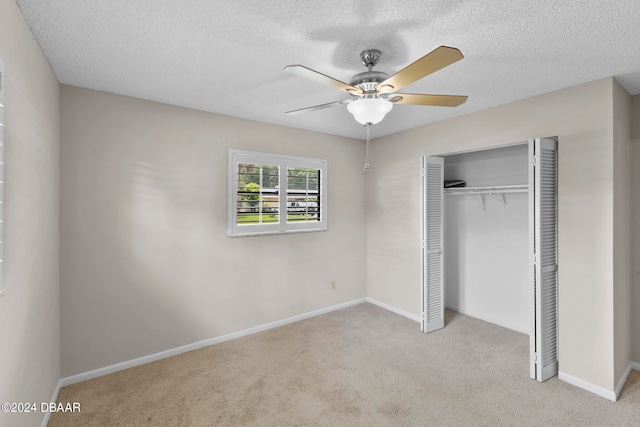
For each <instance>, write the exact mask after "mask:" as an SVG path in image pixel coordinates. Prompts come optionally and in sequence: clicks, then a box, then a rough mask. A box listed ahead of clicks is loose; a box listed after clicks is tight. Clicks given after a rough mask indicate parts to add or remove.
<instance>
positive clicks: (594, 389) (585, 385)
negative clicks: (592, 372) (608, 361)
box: [558, 372, 624, 402]
mask: <svg viewBox="0 0 640 427" xmlns="http://www.w3.org/2000/svg"><path fill="white" fill-rule="evenodd" d="M558 379H559V380H562V381H564V382H566V383H569V384H571V385H574V386H576V387H580V388H581V389H583V390H586V391H590V392H591V393H594V394H597V395H598V396H600V397H604V398H605V399H609V400H611V401H613V402H615V401H616V400H617V398H618V396H617V395H616V392H615V391H613V390H607V389H606V388H602V387H600V386H597V385H595V384H591V383H590V382H588V381H585V380H582V379H580V378H576V377H574V376H572V375H569V374H565V373H564V372H558ZM623 385H624V383H623ZM620 389H622V387H620Z"/></svg>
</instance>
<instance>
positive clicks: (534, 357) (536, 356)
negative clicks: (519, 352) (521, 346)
mask: <svg viewBox="0 0 640 427" xmlns="http://www.w3.org/2000/svg"><path fill="white" fill-rule="evenodd" d="M531 361H532V362H537V361H538V353H533V354H532V355H531Z"/></svg>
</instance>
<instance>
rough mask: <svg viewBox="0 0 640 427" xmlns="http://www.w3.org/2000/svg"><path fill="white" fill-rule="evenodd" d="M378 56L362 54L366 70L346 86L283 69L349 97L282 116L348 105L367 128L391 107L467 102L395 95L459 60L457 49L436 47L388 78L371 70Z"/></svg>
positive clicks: (460, 98)
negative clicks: (349, 96) (394, 105)
mask: <svg viewBox="0 0 640 427" xmlns="http://www.w3.org/2000/svg"><path fill="white" fill-rule="evenodd" d="M381 55H382V53H381V52H380V51H379V50H378V49H367V50H364V51H362V52H361V53H360V59H361V60H362V63H363V64H364V65H365V67H367V71H364V72H362V73H358V74H356V75H355V76H353V78H352V79H351V81H350V82H349V84H347V83H345V82H342V81H340V80H337V79H334V78H333V77H329V76H327V75H325V74H322V73H319V72H318V71H315V70H312V69H310V68H307V67H305V66H302V65H287V66H286V67H284V71H286V72H288V73H290V74H294V75H297V76H300V77H304V78H307V79H309V80H313V81H315V82H317V83H322V84H325V85H328V86H331V87H333V88H336V89H338V90H341V91H344V92H346V93H347V94H349V95H351V98H348V99H343V100H341V101H336V102H330V103H328V104H321V105H315V106H313V107H307V108H301V109H299V110H293V111H287V112H286V114H298V113H303V112H307V111H316V110H322V109H324V108H329V107H335V106H337V105H342V104H348V105H347V110H349V112H350V113H351V114H353V116H354V118H355V119H356V121H358V122H359V123H361V124H363V125H367V128H368V126H369V125H374V124H376V123H379V122H380V121H382V119H383V118H384V116H385V115H386V114H387V113H388V112H389V111H391V108H392V107H393V104H404V105H431V106H439V107H457V106H458V105H460V104H462V103H464V102H465V101H466V100H467V97H466V96H457V95H428V94H422V93H420V94H416V93H397V92H396V91H397V90H399V89H402V88H403V87H405V86H407V85H409V84H411V83H413V82H415V81H417V80H420V79H421V78H423V77H426V76H428V75H429V74H431V73H434V72H436V71H438V70H440V69H442V68H444V67H446V66H448V65H451V64H453V63H454V62H457V61H459V60H461V59H462V58H463V56H462V53H461V52H460V51H459V50H458V49H456V48H453V47H447V46H440V47H438V48H436V49H434V50H433V51H431V52H429V53H428V54H426V55H425V56H423V57H422V58H420V59H418V60H417V61H415V62H414V63H412V64H410V65H408V66H407V67H405V68H403V69H402V70H400V71H398V72H397V73H395V74H394V75H392V76H389V75H388V74H386V73H383V72H382V71H374V70H373V67H374V66H376V64H378V62H379V61H380V56H381Z"/></svg>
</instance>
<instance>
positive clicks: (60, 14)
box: [17, 0, 640, 139]
mask: <svg viewBox="0 0 640 427" xmlns="http://www.w3.org/2000/svg"><path fill="white" fill-rule="evenodd" d="M17 3H18V4H19V6H20V8H21V9H22V11H23V13H24V15H25V18H26V19H27V21H28V23H29V25H30V26H31V29H32V30H33V33H34V34H35V36H36V37H37V39H38V41H39V43H40V45H41V46H42V49H43V50H44V52H45V54H46V56H47V57H48V59H49V62H50V63H51V65H52V67H53V69H54V71H55V73H56V75H57V77H58V79H59V81H60V82H61V83H64V84H68V85H74V86H80V87H85V88H91V89H96V90H101V91H106V92H112V93H116V94H122V95H128V96H133V97H137V98H143V99H148V100H152V101H158V102H164V103H168V104H174V105H180V106H185V107H190V108H195V109H199V110H205V111H211V112H215V113H221V114H226V115H230V116H236V117H241V118H246V119H251V120H258V121H262V122H268V123H275V124H279V125H285V126H290V127H296V128H302V129H310V130H315V131H320V132H325V133H329V134H336V135H344V136H351V137H355V138H359V139H363V138H364V135H365V130H364V128H363V127H362V125H359V124H358V123H357V122H356V121H355V120H354V119H353V117H352V116H351V114H349V113H348V112H347V109H346V106H344V105H340V106H337V107H334V108H330V109H325V110H321V111H313V112H308V113H305V114H301V115H285V114H284V112H285V111H289V110H294V109H298V108H303V107H308V106H312V105H317V104H322V103H327V102H333V101H338V100H340V99H344V98H345V96H344V94H343V93H341V92H339V91H337V90H335V89H332V88H329V87H325V86H323V85H320V84H318V83H314V82H312V81H307V80H305V79H303V78H300V77H297V76H293V75H289V74H287V73H284V72H283V71H282V69H283V67H284V66H285V65H289V64H302V65H305V66H307V67H309V68H312V69H315V70H317V71H320V72H322V73H324V74H328V75H330V76H332V77H334V78H336V79H339V80H343V81H347V82H348V81H349V80H350V78H351V77H352V76H353V75H354V74H356V73H359V72H361V71H365V68H364V67H363V66H362V64H361V63H360V58H359V53H360V52H361V51H362V50H364V49H367V48H377V49H380V50H381V51H382V59H381V61H380V63H379V65H378V66H377V67H376V68H375V69H376V70H380V71H385V72H386V73H388V74H393V73H395V72H396V71H398V70H400V69H402V68H403V67H404V66H406V65H408V64H409V63H411V62H413V61H415V60H416V59H418V58H420V57H422V56H423V55H425V54H426V53H428V52H430V51H431V50H433V49H435V48H436V47H438V46H440V45H446V46H453V47H457V48H458V49H460V50H461V51H462V53H463V54H464V56H465V58H464V59H463V60H462V61H459V62H457V63H455V64H453V65H451V66H449V67H446V68H444V69H442V70H440V71H438V72H436V73H434V74H432V75H430V76H428V77H426V78H424V79H422V80H419V81H418V82H416V83H413V84H412V85H410V86H408V87H406V88H405V89H403V91H404V92H412V93H434V94H452V95H468V96H469V100H468V101H467V102H466V103H465V104H463V105H462V106H460V107H457V108H446V107H424V106H408V105H396V106H394V108H393V110H392V111H391V112H390V113H389V114H388V115H387V117H386V118H385V119H384V120H383V121H382V122H381V123H380V124H378V125H375V126H374V127H372V129H371V133H372V137H379V136H383V135H388V134H391V133H395V132H398V131H402V130H406V129H410V128H414V127H418V126H421V125H425V124H428V123H431V122H434V121H438V120H443V119H446V118H450V117H454V116H458V115H462V114H467V113H470V112H473V111H478V110H482V109H485V108H489V107H492V106H496V105H500V104H504V103H508V102H511V101H515V100H518V99H523V98H527V97H531V96H534V95H538V94H542V93H546V92H550V91H554V90H557V89H561V88H565V87H569V86H574V85H577V84H580V83H584V82H588V81H592V80H597V79H601V78H604V77H608V76H615V77H616V79H617V80H618V81H619V82H620V83H621V84H622V85H623V86H624V87H625V88H626V90H627V91H628V92H629V93H631V94H632V95H635V94H638V93H640V2H639V1H638V0H610V1H594V0H562V1H560V0H534V1H532V0H511V1H497V0H493V1H491V0H391V1H376V2H374V1H365V0H360V1H348V0H340V1H338V0H323V1H314V2H311V1H302V0H279V1H256V0H213V1H211V0H135V1H134V0H91V1H86V0H56V1H51V0H17Z"/></svg>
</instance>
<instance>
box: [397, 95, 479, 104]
mask: <svg viewBox="0 0 640 427" xmlns="http://www.w3.org/2000/svg"><path fill="white" fill-rule="evenodd" d="M385 98H387V100H388V101H391V102H393V103H394V104H406V105H433V106H436V107H457V106H458V105H460V104H464V103H465V102H466V100H467V98H468V97H467V96H459V95H428V94H425V93H394V94H393V95H391V96H388V97H385Z"/></svg>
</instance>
